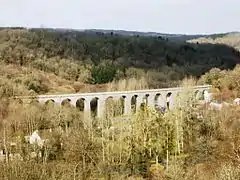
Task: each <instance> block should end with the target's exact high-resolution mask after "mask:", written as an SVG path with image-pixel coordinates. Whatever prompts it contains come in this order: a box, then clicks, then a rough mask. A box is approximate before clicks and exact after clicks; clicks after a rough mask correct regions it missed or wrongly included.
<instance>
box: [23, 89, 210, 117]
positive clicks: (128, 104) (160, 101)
mask: <svg viewBox="0 0 240 180" xmlns="http://www.w3.org/2000/svg"><path fill="white" fill-rule="evenodd" d="M210 88H211V85H202V86H193V87H189V89H191V90H192V91H194V92H195V93H197V92H199V93H203V92H204V91H208V90H209V89H210ZM185 89H186V88H182V87H177V88H165V89H147V90H135V91H116V92H97V93H81V94H60V95H39V96H37V97H35V100H37V101H38V102H39V103H49V102H53V103H55V104H59V105H63V103H64V102H67V103H70V104H71V105H73V106H75V107H76V106H79V104H80V103H82V107H81V110H82V111H84V114H85V113H89V112H91V111H92V102H93V101H94V102H95V110H96V116H97V117H102V116H103V115H104V111H105V104H106V100H108V99H109V98H112V99H114V100H119V99H121V100H122V102H123V112H122V114H124V115H129V114H130V113H131V112H132V109H133V104H134V105H135V106H134V108H135V110H136V109H138V108H139V107H140V105H141V104H142V103H143V102H144V103H146V104H148V105H149V106H152V107H154V106H155V105H156V104H157V105H160V106H162V107H166V106H168V108H169V109H172V108H173V107H174V105H176V104H174V103H175V99H176V96H177V95H178V94H179V93H180V92H182V91H183V90H185ZM21 99H34V97H29V96H28V97H21Z"/></svg>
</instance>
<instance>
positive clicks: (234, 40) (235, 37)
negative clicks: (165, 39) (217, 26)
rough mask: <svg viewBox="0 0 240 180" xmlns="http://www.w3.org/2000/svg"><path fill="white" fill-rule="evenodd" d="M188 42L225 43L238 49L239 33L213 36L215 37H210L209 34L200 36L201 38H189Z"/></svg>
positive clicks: (239, 44) (239, 49) (239, 47)
mask: <svg viewBox="0 0 240 180" xmlns="http://www.w3.org/2000/svg"><path fill="white" fill-rule="evenodd" d="M188 42H194V43H196V42H198V43H211V44H226V45H228V46H231V47H233V48H235V49H237V50H238V51H240V33H234V34H228V35H224V36H220V37H215V38H212V37H211V36H210V37H202V38H197V39H192V40H189V41H188Z"/></svg>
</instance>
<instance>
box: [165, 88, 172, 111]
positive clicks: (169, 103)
mask: <svg viewBox="0 0 240 180" xmlns="http://www.w3.org/2000/svg"><path fill="white" fill-rule="evenodd" d="M171 96H172V93H171V92H169V93H167V95H166V105H167V109H170V107H171Z"/></svg>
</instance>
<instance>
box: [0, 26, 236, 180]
mask: <svg viewBox="0 0 240 180" xmlns="http://www.w3.org/2000/svg"><path fill="white" fill-rule="evenodd" d="M1 33H3V34H4V35H6V34H7V36H3V35H0V40H1V41H2V40H3V41H4V43H2V44H1V47H0V53H1V54H0V60H1V67H0V75H1V78H0V85H1V86H0V101H1V104H0V135H1V136H0V148H1V149H4V150H5V153H6V154H7V155H8V156H6V159H5V160H2V156H1V155H0V168H1V171H0V179H3V180H8V179H9V180H11V179H16V180H18V179H19V180H22V179H24V180H26V179H29V180H34V179H42V180H45V179H48V180H55V179H60V180H61V179H62V180H72V179H74V180H75V179H179V180H181V179H183V180H186V179H189V180H190V179H191V180H192V179H199V180H200V179H213V180H214V179H216V180H217V179H220V180H221V179H237V178H239V176H240V171H239V166H240V158H239V157H240V137H239V128H240V122H239V114H240V108H239V107H237V106H236V107H226V108H225V109H223V110H222V111H218V112H215V111H209V110H207V109H206V108H202V107H198V106H191V105H192V104H195V103H196V102H195V100H194V98H192V96H193V93H191V92H189V91H188V90H187V88H186V91H184V92H183V93H182V94H181V95H180V96H179V98H178V99H177V100H178V103H181V105H182V108H179V109H175V110H173V111H171V112H167V113H166V114H165V115H162V114H159V113H158V112H157V111H156V110H154V109H152V108H149V107H147V106H143V107H142V108H141V109H140V110H138V111H137V112H136V113H133V115H132V116H131V117H129V118H127V117H123V116H121V110H122V108H123V106H122V103H121V100H119V101H115V100H113V99H109V100H108V102H107V103H106V109H107V111H106V112H105V113H106V116H105V118H102V119H96V118H95V119H92V118H91V117H88V116H86V115H83V114H82V112H80V111H79V110H78V109H76V108H73V107H71V106H62V107H60V106H58V105H53V104H51V103H50V104H46V105H41V104H37V103H32V104H26V103H22V102H19V101H16V100H13V98H12V97H14V96H16V95H29V94H31V95H37V94H49V93H75V92H94V91H115V90H119V91H121V90H135V89H146V88H152V87H163V86H164V87H165V86H173V85H179V83H180V82H181V81H179V80H180V79H182V78H183V77H184V75H185V74H184V73H183V71H182V69H181V68H179V66H177V65H174V63H172V64H171V65H169V66H166V65H163V66H161V68H160V70H157V69H154V70H153V69H148V70H146V69H145V70H143V69H139V68H133V67H128V68H126V69H124V71H121V70H119V69H117V71H116V76H115V78H114V79H113V80H111V81H109V82H106V83H100V84H94V83H92V84H89V82H88V81H87V80H89V79H91V78H92V77H91V76H92V75H93V74H94V73H97V74H98V73H100V74H98V75H101V77H102V78H103V80H104V82H105V80H106V79H107V80H109V79H108V78H109V76H108V75H109V74H110V75H111V74H112V73H113V72H114V73H115V70H114V71H112V69H109V68H106V66H104V65H103V66H97V67H95V69H94V68H93V69H94V73H93V72H92V70H93V69H91V68H92V67H93V64H91V63H89V64H88V63H86V64H85V63H82V62H78V61H76V59H75V60H72V59H71V58H73V59H74V58H76V57H78V55H79V54H78V53H77V52H76V51H74V52H72V51H70V49H71V48H69V47H68V46H67V47H68V48H66V49H67V51H63V49H64V47H65V46H60V45H61V43H60V44H59V41H60V40H58V37H59V35H61V33H60V34H57V35H56V37H55V38H54V39H55V40H56V41H57V44H58V45H59V47H58V46H56V45H55V44H54V42H53V41H52V40H49V39H48V38H50V39H51V37H48V38H46V37H45V38H46V39H45V40H44V39H42V41H41V40H39V39H38V38H39V35H46V36H47V35H52V34H51V33H50V34H49V33H47V32H44V31H43V32H41V31H36V32H35V33H37V34H35V35H34V33H33V34H31V33H32V31H31V33H30V32H28V31H26V30H19V29H18V30H14V31H12V30H3V31H2V32H1ZM29 33H30V34H31V35H29ZM64 35H66V34H64ZM23 37H25V38H23ZM64 37H65V36H64ZM4 38H10V41H7V40H6V39H4ZM31 38H32V39H31ZM34 38H36V39H34ZM85 38H86V37H85ZM95 38H96V37H95ZM98 38H99V37H98ZM108 38H110V39H111V38H113V39H114V38H116V37H108ZM29 39H30V40H31V41H30V40H29ZM93 39H94V38H93ZM100 39H101V38H100ZM113 39H111V40H113ZM133 39H134V38H133ZM133 39H128V40H126V39H121V38H120V39H118V40H117V41H121V42H129V43H130V44H132V45H133V44H134V43H133V42H135V41H137V40H136V39H134V40H133ZM71 40H73V39H71ZM95 40H96V39H95ZM95 40H92V41H94V42H95ZM98 40H99V39H98ZM125 40H126V41H125ZM130 40H131V41H130ZM155 40H156V39H155ZM155 40H154V39H151V38H150V40H148V39H144V38H143V39H141V40H139V41H140V42H139V43H140V45H137V46H136V47H135V48H136V49H138V50H139V49H141V48H142V45H143V44H144V43H146V44H147V47H151V46H150V44H151V43H150V42H154V41H155ZM99 41H100V40H99ZM159 41H160V40H159ZM29 42H38V43H40V44H38V43H35V44H34V43H33V44H31V43H29ZM61 42H62V40H61ZM101 42H102V43H103V42H104V41H102V39H101ZM110 42H112V41H110ZM161 42H162V40H161ZM21 43H23V44H24V46H23V44H21ZM66 43H67V42H62V44H63V45H66ZM75 43H76V42H75ZM155 43H156V42H155ZM158 43H159V42H158ZM164 43H167V44H168V43H169V44H168V45H169V46H171V45H172V46H171V48H170V49H172V50H171V52H172V51H173V49H175V48H176V47H179V46H178V45H176V44H175V45H173V44H171V43H170V42H167V41H166V42H165V41H164ZM26 44H28V45H26ZM72 44H73V45H76V44H78V43H76V44H74V43H72ZM83 44H84V43H83ZM86 44H87V45H89V44H92V42H91V38H90V39H88V40H86V42H85V44H84V45H86ZM93 44H94V43H93ZM123 44H124V43H123ZM78 45H79V44H78ZM125 45H126V44H125ZM125 45H124V47H125ZM165 45H166V44H165ZM32 46H33V47H32ZM36 46H37V47H36ZM126 46H127V45H126ZM43 47H44V48H43ZM127 47H128V46H127ZM133 47H134V46H133ZM133 47H132V48H133ZM143 47H144V46H143ZM51 48H53V49H51ZM82 48H83V49H84V48H86V47H82ZM125 48H126V47H125ZM179 48H180V49H181V51H187V52H188V53H189V51H192V50H189V46H180V47H179ZM33 49H35V51H34V50H33ZM36 49H37V50H36ZM83 49H82V50H83ZM109 49H111V47H109ZM109 49H108V50H109ZM120 49H121V48H119V50H120ZM123 49H124V48H123ZM136 49H135V50H136ZM150 49H151V48H150ZM154 49H155V50H156V51H155V50H154V51H153V52H155V53H156V52H157V49H158V48H156V47H155V48H154ZM176 49H178V48H176ZM184 49H185V50H184ZM190 49H191V48H190ZM200 49H201V48H200ZM52 50H53V51H52ZM106 50H107V49H104V50H101V51H98V50H97V51H96V52H102V51H104V52H105V51H106ZM121 50H122V49H121ZM132 51H134V48H133V49H132ZM167 51H168V50H166V49H165V52H167ZM174 51H175V50H174ZM176 51H177V50H176ZM56 52H57V53H56ZM94 52H95V51H92V52H91V53H93V54H94ZM96 52H95V53H96ZM107 52H108V51H107ZM51 53H53V54H51ZM86 53H87V51H86V52H85V54H84V53H80V54H81V57H83V54H84V55H86ZM134 53H135V54H134V57H131V58H132V60H131V61H133V59H134V58H136V57H137V58H142V57H143V55H146V54H147V53H146V52H143V51H140V52H138V53H136V52H135V51H134ZM59 54H61V57H59V56H60V55H59ZM69 54H70V55H72V56H67V55H69ZM97 54H98V53H97ZM106 54H108V53H106ZM106 54H105V55H106ZM110 54H111V53H110ZM130 54H131V53H130ZM173 54H174V53H173ZM190 54H191V53H190ZM210 54H211V53H210ZM213 54H214V53H213ZM58 55H59V56H58ZM88 55H89V54H88ZM112 55H113V54H112ZM121 55H122V54H121ZM155 55H156V56H152V57H153V58H154V57H155V60H157V59H156V57H158V55H157V54H155ZM205 55H206V56H208V55H207V54H205ZM149 56H150V55H149ZM210 56H211V55H210ZM65 57H67V58H65ZM70 57H71V58H70ZM95 57H96V56H95ZM144 57H146V56H144ZM88 58H89V57H86V58H85V61H88V60H89V59H88ZM128 58H130V57H128ZM234 58H235V56H234ZM70 59H71V60H70ZM143 59H144V58H143ZM146 59H147V58H146ZM146 59H145V60H146ZM168 59H169V60H171V59H174V58H173V56H172V55H171V56H169V55H168ZM180 59H181V58H180ZM190 59H191V58H190ZM206 59H208V58H206ZM134 61H135V60H134ZM136 62H137V61H136ZM139 62H141V61H139ZM213 64H214V63H213ZM89 67H90V68H89ZM99 67H100V68H103V71H104V72H105V73H103V74H102V72H101V71H99V69H98V68H99ZM198 67H199V66H196V67H194V68H197V69H198ZM201 67H202V66H201ZM188 68H189V69H191V68H192V67H191V66H188ZM194 68H193V70H194ZM207 68H209V67H207ZM207 68H206V69H207ZM200 69H201V68H200ZM100 70H101V69H100ZM201 73H202V72H201ZM201 73H197V74H198V75H199V74H201ZM106 74H107V76H106ZM190 74H191V73H190ZM239 74H240V66H237V67H236V68H235V69H234V70H232V71H230V70H220V69H217V68H215V69H212V70H211V71H210V72H208V73H206V74H205V75H203V76H202V77H201V78H200V80H199V81H198V79H196V78H191V79H190V78H188V79H185V80H184V81H183V82H182V84H183V86H186V87H187V86H189V85H196V84H206V83H207V84H213V86H214V92H216V97H217V99H218V100H232V99H233V98H235V97H238V96H239V91H240V83H239V82H240V78H239ZM95 75H96V74H95ZM179 75H181V76H182V77H181V78H179V77H176V76H179ZM188 75H189V74H188ZM104 78H106V79H104ZM93 79H94V78H92V79H91V80H93ZM94 80H95V81H99V80H102V79H96V77H95V79H94ZM91 82H92V81H91ZM159 82H160V83H161V85H159V84H158V83H159ZM166 84H167V85H166ZM187 102H188V103H187ZM199 113H202V114H203V115H204V116H203V119H199V118H198V114H199ZM36 129H39V131H40V136H41V137H43V138H44V139H47V140H46V141H45V144H44V148H43V149H39V148H37V147H34V146H31V145H30V144H29V143H27V142H26V141H25V140H24V136H25V135H30V134H31V133H32V132H33V131H34V130H36ZM50 129H51V132H50ZM33 150H35V151H44V154H43V157H35V158H32V157H31V151H33ZM11 154H15V155H16V154H19V155H18V156H15V157H12V155H11Z"/></svg>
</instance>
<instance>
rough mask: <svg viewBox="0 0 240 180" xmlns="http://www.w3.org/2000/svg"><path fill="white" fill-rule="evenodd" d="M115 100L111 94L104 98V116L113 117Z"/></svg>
mask: <svg viewBox="0 0 240 180" xmlns="http://www.w3.org/2000/svg"><path fill="white" fill-rule="evenodd" d="M115 108H116V107H115V101H114V99H113V97H112V96H110V97H108V98H107V99H106V100H105V117H106V118H111V117H114V115H115V113H114V111H115Z"/></svg>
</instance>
